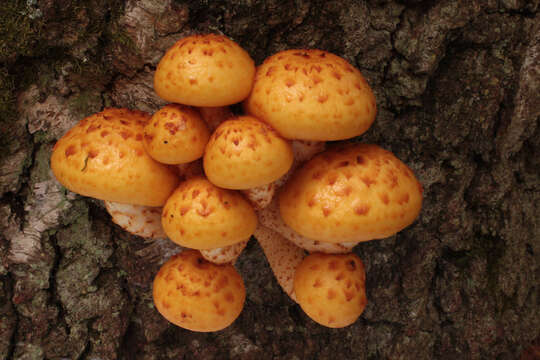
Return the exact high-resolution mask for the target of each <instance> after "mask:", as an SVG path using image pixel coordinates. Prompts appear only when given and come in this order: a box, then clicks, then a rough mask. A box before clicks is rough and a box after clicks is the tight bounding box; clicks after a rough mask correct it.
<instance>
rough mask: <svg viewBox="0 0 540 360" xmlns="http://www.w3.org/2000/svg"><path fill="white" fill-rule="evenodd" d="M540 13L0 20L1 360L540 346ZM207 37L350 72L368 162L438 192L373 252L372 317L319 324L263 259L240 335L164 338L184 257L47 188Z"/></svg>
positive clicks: (254, 12) (502, 6) (253, 256)
mask: <svg viewBox="0 0 540 360" xmlns="http://www.w3.org/2000/svg"><path fill="white" fill-rule="evenodd" d="M539 2H540V1H539V0H441V1H429V0H424V1H423V0H370V1H367V0H365V1H361V0H360V1H353V0H343V1H341V0H340V1H319V0H314V1H307V0H286V1H278V0H269V1H257V0H253V1H249V0H228V1H224V0H220V1H207V0H199V1H195V0H194V1H173V0H128V1H127V2H125V3H124V2H122V1H105V0H92V1H81V2H79V3H80V4H76V3H75V4H74V2H72V1H67V0H44V1H22V0H8V1H4V2H2V4H1V5H0V113H1V114H2V115H0V116H1V117H2V120H1V122H0V132H1V136H0V153H1V154H0V233H1V235H0V358H2V359H43V358H47V359H61V358H73V359H75V358H80V359H98V358H99V359H117V358H118V359H128V358H129V359H169V358H171V359H173V358H174V359H180V358H186V359H199V358H200V359H209V358H219V359H225V358H235V359H236V358H239V359H278V358H279V359H304V358H317V359H330V358H343V357H344V356H347V357H348V358H358V359H432V358H437V359H495V358H497V359H516V358H519V357H520V354H521V353H522V351H523V349H525V348H527V347H528V346H529V345H530V344H532V343H534V341H535V339H537V337H538V336H539V335H540V316H539V314H540V302H539V283H540V260H539V259H540V179H539V173H540V170H539V169H540V156H539V155H540V127H539V126H538V121H539V115H540V68H539V66H540V65H539V64H540V15H539ZM194 32H222V33H224V34H226V35H228V36H230V37H232V38H233V39H235V40H236V41H238V42H239V43H240V44H241V45H242V46H243V47H244V48H245V49H247V50H248V51H249V52H250V53H251V55H252V56H253V57H254V59H255V60H256V61H257V62H258V63H260V62H261V61H262V60H263V59H264V58H265V57H267V56H269V55H271V54H273V53H274V52H276V51H278V50H282V49H286V48H306V47H310V48H311V47H317V48H322V49H325V50H329V51H332V52H334V53H336V54H339V55H341V56H343V57H345V58H346V59H348V60H349V61H350V62H352V63H353V64H355V65H356V66H357V67H358V68H360V69H361V71H362V72H363V73H364V74H365V75H366V77H367V78H368V80H369V82H370V84H371V85H372V87H373V89H374V91H375V93H376V96H377V101H378V108H379V113H378V116H377V119H376V122H375V124H374V125H373V127H372V128H371V130H370V131H369V132H368V133H367V134H366V135H364V136H363V137H362V138H361V140H362V141H366V142H374V143H377V144H380V145H381V146H383V147H385V148H387V149H389V150H391V151H393V152H394V153H395V154H396V155H397V156H398V157H399V158H401V159H402V160H403V161H404V162H405V163H407V164H408V165H409V166H410V167H411V168H412V169H413V170H414V171H415V173H416V174H417V176H418V177H419V179H420V180H421V182H422V183H423V185H424V189H425V191H424V194H425V202H424V207H423V211H422V213H421V216H420V218H419V219H418V221H417V222H415V224H414V225H413V226H411V227H409V228H408V229H406V230H405V231H403V232H401V233H399V234H398V235H396V236H394V237H392V238H389V239H385V240H382V241H372V242H368V243H364V244H360V245H359V246H358V247H357V248H356V249H355V251H356V252H357V254H358V255H359V256H360V257H361V258H362V259H363V261H364V262H365V264H366V271H367V294H368V301H369V303H368V306H367V308H366V311H365V313H364V314H363V315H362V317H361V318H360V319H359V320H358V321H357V322H356V323H355V324H354V325H352V326H350V327H347V328H344V329H339V330H332V329H327V328H323V327H321V326H318V325H317V324H315V323H314V322H312V321H311V320H310V319H309V318H307V317H306V315H304V314H303V312H302V311H301V310H300V308H299V307H298V306H297V305H296V304H295V303H294V302H292V301H291V300H290V299H289V298H288V297H287V296H286V295H285V294H284V293H283V292H282V291H281V290H280V287H279V286H278V285H277V282H276V281H275V279H274V278H273V276H272V274H271V272H270V268H269V266H268V264H267V262H266V260H265V258H264V256H263V253H262V250H261V249H260V248H259V246H258V245H257V244H256V243H255V242H253V241H252V242H250V243H249V245H248V247H247V249H246V250H245V251H244V253H243V255H242V256H241V258H240V259H239V261H238V263H237V265H238V267H239V269H240V271H241V273H242V274H243V275H244V278H245V282H246V286H247V302H246V306H245V309H244V311H243V313H242V314H241V316H240V317H239V319H238V320H237V321H236V322H235V323H234V324H233V325H232V326H231V327H229V328H227V329H226V330H224V331H221V332H218V333H209V334H201V333H192V332H189V331H184V330H182V329H179V328H176V327H173V326H171V325H169V324H168V323H167V322H166V321H165V320H163V319H162V318H161V317H160V316H159V315H158V314H157V312H156V310H155V309H154V307H153V305H152V301H151V281H152V278H153V276H154V274H155V273H156V271H157V269H158V267H159V264H160V263H162V261H163V259H164V258H166V256H168V255H170V254H171V253H172V252H174V247H173V246H172V245H170V244H169V243H168V242H167V241H157V242H153V243H149V242H145V241H144V240H143V239H141V238H137V237H134V236H130V235H127V234H126V233H124V232H123V231H121V230H120V229H119V228H118V227H116V226H115V225H113V224H112V222H111V221H110V218H109V216H108V215H107V214H106V212H105V211H104V209H103V207H102V205H100V204H99V202H97V201H93V200H91V199H86V198H82V197H80V196H78V195H75V194H72V193H69V192H68V191H66V190H65V189H63V188H62V187H61V186H60V185H59V184H58V183H57V182H56V181H55V180H54V178H53V177H52V174H51V172H50V169H49V163H48V161H49V156H50V152H51V148H52V145H53V144H54V142H55V140H56V139H58V138H59V137H60V136H61V135H62V134H63V133H64V132H65V131H66V130H67V129H68V128H69V127H70V126H72V125H73V124H74V123H76V122H77V121H78V120H80V119H82V118H83V117H85V116H87V115H90V114H91V113H94V112H97V111H99V110H100V109H102V108H103V107H104V106H122V107H129V108H137V109H140V110H147V111H155V110H156V109H158V108H159V106H161V105H162V104H163V102H162V101H161V100H160V99H159V98H157V96H156V95H155V94H154V92H153V89H152V74H153V71H154V69H155V67H156V64H157V62H158V61H159V59H160V57H161V56H162V54H163V53H164V51H165V50H166V49H167V48H168V47H169V46H170V45H172V44H173V43H174V42H175V41H176V40H177V39H179V38H181V37H182V36H184V35H186V34H191V33H194Z"/></svg>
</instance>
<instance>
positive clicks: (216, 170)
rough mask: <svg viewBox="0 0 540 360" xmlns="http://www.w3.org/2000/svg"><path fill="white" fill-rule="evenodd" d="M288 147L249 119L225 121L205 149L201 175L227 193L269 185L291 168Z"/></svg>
mask: <svg viewBox="0 0 540 360" xmlns="http://www.w3.org/2000/svg"><path fill="white" fill-rule="evenodd" d="M293 159H294V158H293V152H292V148H291V144H290V143H289V142H288V141H287V140H285V139H283V138H281V137H280V136H279V135H278V134H277V133H276V132H275V131H274V130H273V129H272V128H270V127H269V126H268V125H266V124H264V123H263V122H260V121H258V120H257V119H255V118H253V117H251V116H241V117H239V118H236V119H231V120H226V121H225V122H223V123H222V124H221V125H220V126H219V127H218V128H217V129H216V131H214V133H213V134H212V136H211V137H210V141H209V142H208V145H207V146H206V151H205V153H204V159H203V165H204V172H205V174H206V176H207V177H208V180H210V181H211V182H212V183H214V184H216V185H217V186H219V187H222V188H226V189H249V188H253V187H257V186H262V185H265V184H269V183H271V182H272V181H274V180H276V179H278V178H280V177H281V176H282V175H283V174H285V173H286V172H287V171H288V170H289V168H290V167H291V165H292V162H293Z"/></svg>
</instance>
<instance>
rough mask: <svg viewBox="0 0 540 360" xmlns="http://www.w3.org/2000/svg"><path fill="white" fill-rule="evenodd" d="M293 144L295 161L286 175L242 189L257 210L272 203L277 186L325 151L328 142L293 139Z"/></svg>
mask: <svg viewBox="0 0 540 360" xmlns="http://www.w3.org/2000/svg"><path fill="white" fill-rule="evenodd" d="M291 145H292V148H293V153H294V162H293V164H292V166H291V168H290V169H289V171H288V172H287V173H286V174H285V175H283V176H282V177H280V178H279V179H277V180H276V181H274V182H272V183H270V184H267V185H263V186H258V187H255V188H251V189H247V190H242V193H243V194H244V195H245V196H246V198H247V199H248V200H249V201H250V202H251V204H252V205H253V207H254V208H255V210H262V209H264V208H265V207H267V206H268V205H270V203H271V202H272V199H273V198H274V194H275V193H276V190H277V188H279V187H280V186H281V185H283V184H284V183H285V182H286V181H287V179H288V178H289V177H290V176H291V175H292V173H293V172H294V170H296V169H297V168H298V166H300V165H301V164H302V163H304V162H305V161H307V160H309V159H311V158H312V157H313V156H315V155H316V154H318V153H320V152H322V151H324V149H325V148H326V143H325V142H324V141H301V140H293V141H291Z"/></svg>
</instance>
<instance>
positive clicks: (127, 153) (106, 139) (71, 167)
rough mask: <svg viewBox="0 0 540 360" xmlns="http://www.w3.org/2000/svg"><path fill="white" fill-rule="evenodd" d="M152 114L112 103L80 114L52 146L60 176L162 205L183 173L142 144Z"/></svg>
mask: <svg viewBox="0 0 540 360" xmlns="http://www.w3.org/2000/svg"><path fill="white" fill-rule="evenodd" d="M149 120H150V115H149V114H147V113H144V112H141V111H132V110H128V109H113V108H109V109H105V110H103V111H102V112H100V113H97V114H94V115H92V116H89V117H87V118H85V119H83V120H81V121H80V122H79V123H78V124H77V125H75V126H74V127H73V128H72V129H71V130H69V131H68V132H67V133H66V134H65V135H64V136H63V137H62V138H61V139H60V140H58V142H57V143H56V145H55V146H54V150H53V153H52V156H51V168H52V171H53V173H54V175H55V177H56V179H58V181H59V182H60V183H61V184H62V185H64V186H65V187H66V188H68V189H69V190H71V191H73V192H76V193H78V194H81V195H84V196H90V197H93V198H97V199H101V200H108V201H114V202H119V203H124V204H135V205H145V206H163V204H165V201H166V200H167V198H168V197H169V195H170V194H171V193H172V191H173V190H174V189H175V188H176V187H177V186H178V182H179V179H178V176H177V175H176V174H175V172H174V170H172V169H171V168H169V167H168V166H167V165H164V164H160V163H158V162H157V161H155V160H154V159H152V158H151V157H150V156H149V155H148V154H147V153H146V151H145V150H144V146H143V129H144V126H145V125H146V124H147V123H148V121H149Z"/></svg>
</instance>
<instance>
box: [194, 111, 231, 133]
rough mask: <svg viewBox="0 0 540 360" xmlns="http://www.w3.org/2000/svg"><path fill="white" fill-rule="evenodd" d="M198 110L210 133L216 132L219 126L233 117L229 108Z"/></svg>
mask: <svg viewBox="0 0 540 360" xmlns="http://www.w3.org/2000/svg"><path fill="white" fill-rule="evenodd" d="M198 109H199V113H200V114H201V117H202V118H203V120H204V121H205V122H206V124H207V125H208V128H209V129H210V132H214V130H216V128H217V127H218V126H219V124H221V123H222V122H223V121H225V120H227V119H228V118H230V117H232V116H233V113H232V111H231V109H229V107H228V106H219V107H200V108H198Z"/></svg>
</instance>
